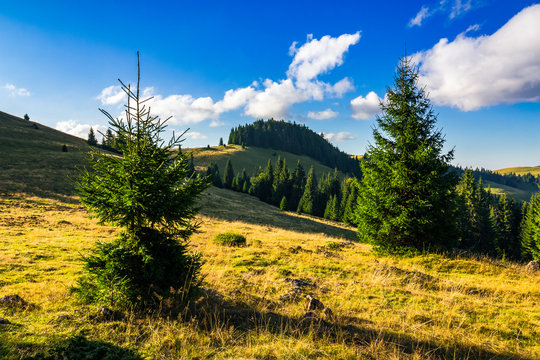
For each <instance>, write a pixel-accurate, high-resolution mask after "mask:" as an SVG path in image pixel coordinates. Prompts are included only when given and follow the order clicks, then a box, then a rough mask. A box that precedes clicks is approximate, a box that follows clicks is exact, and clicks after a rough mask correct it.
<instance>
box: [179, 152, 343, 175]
mask: <svg viewBox="0 0 540 360" xmlns="http://www.w3.org/2000/svg"><path fill="white" fill-rule="evenodd" d="M183 151H185V152H186V153H189V152H192V153H193V162H194V163H195V168H196V169H197V170H206V168H207V167H208V165H210V163H215V164H217V165H218V167H219V171H220V174H221V175H222V176H223V171H224V170H225V164H226V163H227V160H229V159H230V160H231V163H232V165H233V169H234V173H235V174H237V173H240V172H241V171H242V169H246V173H247V174H248V176H252V175H253V173H254V172H255V170H256V169H257V168H258V167H259V166H261V167H262V168H265V167H266V164H267V162H268V159H271V160H272V165H273V166H275V163H276V160H277V158H278V156H281V159H282V160H283V159H286V160H287V167H288V168H289V171H294V169H295V167H296V163H297V162H298V160H300V162H301V163H302V166H303V167H304V171H305V172H306V174H307V172H308V171H309V168H310V167H311V166H312V165H313V169H314V170H315V174H316V175H317V178H318V179H320V178H321V176H324V175H326V174H327V173H329V172H330V173H332V174H333V173H334V169H331V168H329V167H328V166H325V165H323V164H321V163H320V162H318V161H316V160H313V159H312V158H310V157H307V156H304V155H295V154H292V153H289V152H285V151H280V150H274V149H265V148H258V147H254V146H249V147H245V148H244V149H242V147H241V146H240V145H226V146H212V147H210V148H206V147H202V148H191V149H183ZM340 176H341V178H342V179H343V177H344V174H343V173H340Z"/></svg>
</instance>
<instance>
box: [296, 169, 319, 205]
mask: <svg viewBox="0 0 540 360" xmlns="http://www.w3.org/2000/svg"><path fill="white" fill-rule="evenodd" d="M317 200H318V196H317V178H316V177H315V170H313V166H312V167H311V168H310V169H309V172H308V176H307V180H306V186H305V188H304V194H302V197H301V198H300V202H299V203H298V209H297V210H296V211H297V212H298V213H299V214H300V213H304V214H310V215H313V211H314V207H315V206H316V204H317Z"/></svg>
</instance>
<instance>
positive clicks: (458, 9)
mask: <svg viewBox="0 0 540 360" xmlns="http://www.w3.org/2000/svg"><path fill="white" fill-rule="evenodd" d="M471 8H472V0H467V1H462V0H455V1H454V4H453V5H452V9H451V10H450V15H449V17H450V19H453V18H455V17H456V16H459V15H461V14H464V13H466V12H467V11H469V10H471Z"/></svg>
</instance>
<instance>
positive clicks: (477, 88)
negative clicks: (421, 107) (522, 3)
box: [411, 5, 540, 111]
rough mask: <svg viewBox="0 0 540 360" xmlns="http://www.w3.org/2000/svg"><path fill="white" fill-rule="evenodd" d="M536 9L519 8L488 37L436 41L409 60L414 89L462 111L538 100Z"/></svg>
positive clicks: (538, 29) (538, 26) (539, 48)
mask: <svg viewBox="0 0 540 360" xmlns="http://www.w3.org/2000/svg"><path fill="white" fill-rule="evenodd" d="M538 19H540V5H533V6H530V7H528V8H525V9H524V10H522V11H521V12H520V13H518V14H517V15H515V16H514V17H513V18H512V19H510V20H509V21H508V22H507V23H506V24H505V25H504V26H503V27H501V28H500V29H499V30H497V31H496V32H495V33H494V34H492V35H484V36H479V37H477V38H473V37H468V36H467V35H466V34H465V33H462V34H460V35H458V36H457V37H456V39H455V40H454V41H451V42H449V41H448V39H441V40H440V41H439V42H438V43H437V44H436V45H435V46H434V47H433V48H432V49H429V50H427V51H423V52H419V53H417V54H414V55H413V56H412V57H411V58H412V60H413V61H415V62H416V63H418V64H419V66H420V67H419V72H420V77H419V83H420V84H421V85H425V86H426V89H427V91H428V93H429V96H430V98H431V99H432V100H433V102H434V103H435V104H437V105H447V106H454V107H458V108H459V109H461V110H464V111H470V110H477V109H479V108H481V107H484V106H491V105H497V104H503V103H507V104H513V103H517V102H535V101H539V100H540V60H539V59H540V22H539V21H538Z"/></svg>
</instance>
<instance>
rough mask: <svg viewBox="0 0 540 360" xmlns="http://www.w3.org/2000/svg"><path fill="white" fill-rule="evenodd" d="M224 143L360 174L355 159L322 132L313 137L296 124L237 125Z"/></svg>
mask: <svg viewBox="0 0 540 360" xmlns="http://www.w3.org/2000/svg"><path fill="white" fill-rule="evenodd" d="M228 143H229V144H236V145H246V146H257V147H262V148H270V149H276V150H282V151H287V152H290V153H293V154H298V155H306V156H309V157H311V158H313V159H315V160H317V161H319V162H321V163H322V164H324V165H326V166H328V167H331V168H337V169H338V170H340V171H342V172H344V173H350V174H354V175H356V176H360V174H361V172H360V167H359V163H358V161H357V160H356V158H355V157H352V156H350V155H348V154H346V153H344V152H343V151H341V150H339V149H338V148H337V147H336V146H334V145H332V144H331V143H330V142H329V141H328V140H327V139H325V138H324V137H323V134H322V133H321V134H317V133H316V132H314V131H313V130H311V129H309V128H308V127H307V126H305V125H300V124H297V123H291V122H286V121H283V120H281V121H277V120H274V119H269V120H266V121H264V120H257V121H255V122H254V123H253V124H246V125H239V126H237V127H235V128H233V129H231V132H230V134H229V141H228Z"/></svg>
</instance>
